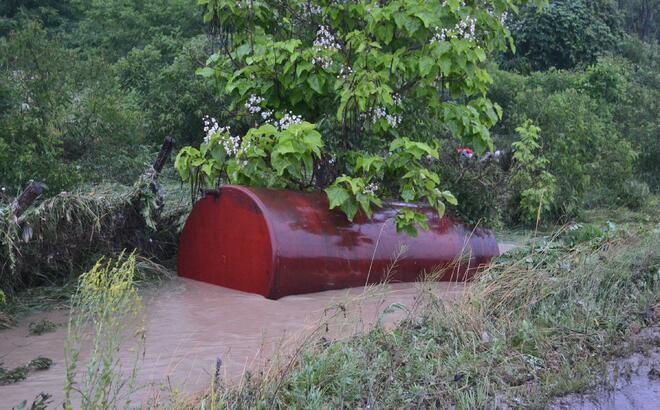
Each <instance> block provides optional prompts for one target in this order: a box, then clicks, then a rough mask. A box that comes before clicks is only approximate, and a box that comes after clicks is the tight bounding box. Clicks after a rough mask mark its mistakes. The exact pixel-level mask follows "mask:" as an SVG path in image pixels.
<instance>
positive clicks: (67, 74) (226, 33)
mask: <svg viewBox="0 0 660 410" xmlns="http://www.w3.org/2000/svg"><path fill="white" fill-rule="evenodd" d="M513 5H521V3H520V2H511V1H504V0H498V1H465V2H461V1H447V2H443V1H439V0H438V1H437V2H435V1H434V2H426V1H413V0H408V1H403V0H398V1H385V2H384V1H378V2H374V1H312V2H309V1H261V0H259V1H257V0H254V1H220V0H213V1H211V0H209V1H202V2H201V4H197V2H196V1H195V0H168V1H165V2H160V1H155V0H142V1H139V2H125V1H120V0H106V1H79V0H66V1H52V0H31V1H5V2H2V5H0V188H1V189H2V191H0V201H7V200H9V199H11V198H12V197H13V196H14V195H15V194H16V193H18V192H19V190H20V189H22V188H23V187H24V186H25V184H26V183H27V181H28V180H30V179H38V180H41V181H44V182H45V183H46V185H47V190H46V194H47V195H48V196H53V195H56V194H57V193H59V192H60V191H62V190H71V189H75V188H79V187H81V186H85V185H88V184H94V183H98V182H102V181H112V182H120V183H123V184H131V183H133V181H134V180H135V179H136V178H137V176H138V175H139V174H140V173H141V172H142V171H143V170H144V165H145V162H146V161H147V160H151V158H152V154H153V152H154V151H155V146H156V144H158V143H159V142H160V141H161V140H162V138H163V137H164V136H165V135H172V136H174V137H176V139H177V140H178V141H179V143H180V144H181V145H192V146H194V147H195V148H187V149H186V152H189V153H192V154H194V155H191V156H190V158H189V160H190V161H193V160H194V158H197V160H200V158H202V157H205V158H207V160H208V159H209V158H212V154H213V153H214V152H215V155H216V156H215V159H213V161H216V162H215V163H214V162H213V161H210V162H208V164H207V166H206V167H205V168H204V170H205V171H204V172H205V175H206V176H205V177H204V178H203V179H202V180H201V181H200V183H203V184H207V185H214V184H215V183H217V180H218V178H220V179H222V180H224V181H231V182H237V183H244V184H254V185H267V186H276V187H292V188H296V189H328V190H329V193H330V194H331V196H332V204H333V206H337V207H339V208H341V209H342V210H343V211H344V212H345V213H346V214H347V215H349V216H351V215H352V214H354V212H356V211H357V209H359V208H362V209H363V210H364V211H367V212H369V211H370V210H371V207H372V206H378V205H379V203H381V201H382V200H383V199H388V198H391V199H395V198H398V199H403V200H405V201H419V200H422V201H427V202H430V203H431V204H432V205H433V206H435V207H437V208H438V210H442V209H443V208H444V206H445V204H450V205H453V203H454V202H455V200H454V197H455V198H456V199H457V202H458V205H457V207H455V208H454V210H453V211H454V212H455V213H457V214H459V216H461V217H463V218H464V219H466V220H469V221H471V222H477V221H479V220H485V221H487V223H489V224H496V223H499V222H504V223H517V222H530V221H531V220H532V219H533V218H531V211H530V210H531V208H532V205H531V202H533V201H532V200H531V198H535V199H534V201H536V200H539V203H537V204H535V206H534V208H535V209H536V210H537V211H538V209H539V206H540V207H541V208H542V210H543V212H541V213H540V216H541V219H542V220H547V221H551V220H553V219H555V218H558V217H563V216H571V215H574V214H575V213H576V212H579V211H580V209H583V208H584V207H595V206H603V205H605V206H612V205H616V206H619V205H626V206H629V207H631V208H635V207H640V206H642V205H641V204H643V203H644V202H645V200H646V198H647V197H648V196H649V195H650V194H651V193H653V192H657V191H658V189H660V176H659V175H660V169H659V168H658V166H659V164H660V161H658V160H657V158H658V157H659V156H660V144H659V142H658V141H659V138H658V119H657V101H658V99H659V98H658V93H659V81H658V69H657V55H658V53H657V45H656V43H655V41H657V35H658V34H657V25H656V23H655V20H656V19H655V18H654V16H656V15H657V4H655V3H654V2H649V1H641V0H640V1H631V2H623V1H618V2H614V1H608V0H598V1H573V2H569V1H563V0H556V1H550V2H549V5H548V6H547V7H545V8H541V9H538V8H537V7H536V5H534V4H532V5H530V4H527V5H522V7H520V12H519V13H516V12H515V8H514V10H512V6H513ZM505 11H508V13H507V14H505V13H504V12H505ZM509 34H511V37H509ZM509 41H512V42H513V44H514V45H515V46H516V50H515V53H514V52H513V50H510V49H509V50H508V51H507V43H508V42H509ZM486 60H491V61H494V62H497V63H498V64H499V68H497V67H495V66H494V65H487V62H486ZM535 70H538V71H535ZM196 71H198V72H199V74H200V75H196V74H195V72H196ZM491 80H492V81H491ZM491 101H492V103H491ZM500 115H501V116H502V117H501V119H500ZM205 116H208V117H207V118H206V121H207V122H208V123H209V124H207V125H205V124H204V121H205ZM212 119H215V123H216V124H218V126H217V130H218V129H220V128H221V127H220V125H226V126H230V127H231V132H229V131H228V130H225V131H224V132H223V133H221V134H222V135H219V136H218V137H217V141H220V140H221V139H223V140H224V139H227V144H229V142H231V140H232V139H233V142H232V144H237V146H236V154H237V155H232V156H230V158H225V159H223V158H220V157H218V156H217V149H215V148H214V149H209V148H208V147H207V148H206V149H204V148H202V147H200V144H202V145H203V143H207V145H208V142H209V141H208V140H207V141H204V139H205V138H207V137H208V131H209V129H211V128H212V127H213V126H214V123H213V122H212V121H211V120H212ZM528 120H529V121H531V123H530V126H533V127H538V128H540V130H539V131H538V138H537V140H536V144H538V148H535V150H536V151H535V152H536V154H535V156H538V158H544V159H545V160H547V163H546V164H545V166H544V167H543V168H544V169H543V171H542V170H539V169H537V170H535V171H533V172H531V174H530V173H529V172H530V171H525V169H527V168H526V166H523V165H522V164H521V163H520V162H519V161H517V160H515V159H514V156H515V152H514V150H515V149H516V145H515V144H517V143H520V142H522V141H521V137H523V133H521V132H518V131H517V129H518V128H519V127H521V126H522V125H523V124H525V123H526V122H527V121H528ZM297 122H299V123H301V124H304V123H305V122H306V123H307V124H309V125H311V124H313V128H309V125H301V126H296V127H294V128H292V129H291V130H289V131H287V128H288V125H289V124H294V123H297ZM283 125H284V127H283ZM205 126H206V127H207V130H204V127H205ZM303 129H304V130H303ZM248 135H249V136H248ZM318 136H320V143H319V141H318V138H317V137H318ZM246 140H253V141H254V142H255V144H252V146H251V147H250V148H248V147H243V146H242V143H243V141H246ZM257 141H258V143H256V142H257ZM227 147H229V145H227ZM202 151H204V152H202ZM487 151H490V152H487ZM225 154H226V152H225ZM196 155H199V156H198V157H196ZM190 161H189V162H188V163H187V166H190V165H191V162H190ZM184 162H185V161H184ZM244 163H246V165H245V166H243V164H244ZM181 166H183V164H182V165H181ZM193 168H194V167H193ZM198 172H201V168H200V169H199V170H198ZM538 172H547V173H548V174H549V175H552V176H553V179H554V183H553V184H551V183H550V179H545V181H546V182H548V183H547V184H543V186H537V187H536V188H538V189H540V191H537V194H538V193H540V192H547V193H549V192H550V191H552V192H553V195H551V196H549V195H546V194H543V201H541V200H540V195H531V191H528V194H527V195H525V196H522V193H523V192H525V191H526V190H529V189H532V188H534V187H533V186H532V185H530V184H529V183H528V182H529V181H530V179H528V178H527V177H525V176H524V175H525V173H527V175H528V177H530V176H531V180H532V181H534V182H536V183H540V182H539V180H538V179H537V178H536V176H538V175H540V174H538ZM519 174H522V175H519ZM184 178H191V179H195V175H194V174H189V173H187V172H184ZM525 181H527V182H525ZM449 192H451V193H452V194H453V195H451V194H449ZM523 198H528V199H527V200H523ZM550 198H552V200H551V201H550ZM537 213H538V212H537ZM403 217H405V218H408V219H410V218H413V215H407V216H402V218H403ZM534 219H535V218H534Z"/></svg>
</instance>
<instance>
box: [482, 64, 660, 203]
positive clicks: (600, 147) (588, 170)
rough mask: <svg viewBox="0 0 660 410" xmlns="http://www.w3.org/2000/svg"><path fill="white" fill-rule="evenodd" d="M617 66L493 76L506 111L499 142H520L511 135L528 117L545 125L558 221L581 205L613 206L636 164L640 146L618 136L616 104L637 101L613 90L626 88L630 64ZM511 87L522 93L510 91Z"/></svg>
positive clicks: (495, 93) (543, 135)
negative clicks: (627, 70) (612, 89)
mask: <svg viewBox="0 0 660 410" xmlns="http://www.w3.org/2000/svg"><path fill="white" fill-rule="evenodd" d="M614 64H615V63H611V62H607V63H605V62H603V63H602V64H599V65H597V66H594V67H591V68H590V69H588V70H585V71H576V72H567V71H562V70H550V71H547V72H544V73H534V74H533V75H531V76H528V77H523V76H520V75H518V74H511V73H506V72H496V74H495V76H494V77H495V84H494V85H493V94H492V95H493V99H494V100H495V101H497V102H498V103H500V104H501V105H502V106H503V107H504V113H505V115H504V117H503V121H502V123H501V124H500V125H498V127H497V128H496V130H495V135H496V144H498V145H500V146H508V144H511V143H512V142H513V141H514V140H515V139H516V136H515V134H513V133H512V131H511V130H513V129H514V128H515V127H516V125H517V124H521V123H523V122H524V121H525V120H526V119H531V120H533V121H534V123H535V124H537V125H538V126H539V127H540V128H541V130H542V133H541V139H540V141H539V143H540V145H541V146H542V147H543V152H544V155H545V157H546V158H547V159H548V160H549V163H548V165H547V170H548V172H550V173H551V174H552V175H554V176H555V177H556V179H557V183H556V187H557V189H556V195H555V201H554V204H553V205H552V213H553V214H554V215H555V216H561V215H565V214H572V213H574V212H575V211H576V210H577V209H578V208H580V207H583V206H595V205H607V204H614V203H616V201H617V197H618V196H619V193H620V189H621V187H622V186H623V184H624V182H626V181H627V180H629V179H631V177H632V175H633V172H634V170H635V167H636V166H637V164H638V163H637V161H638V159H637V155H636V152H635V149H634V146H637V144H635V145H633V143H632V142H631V141H630V140H629V139H628V138H626V137H624V136H623V135H621V134H620V130H621V129H622V128H623V127H622V125H621V124H619V123H618V122H617V121H616V120H615V118H616V117H618V116H620V113H619V112H618V111H617V109H619V106H620V105H621V104H631V105H632V102H630V103H628V102H626V99H625V98H622V97H621V96H619V95H617V94H612V93H609V91H608V89H609V87H615V88H617V89H621V90H625V89H627V88H628V87H629V85H630V84H631V83H630V82H629V81H628V80H627V79H626V78H625V73H626V69H625V67H621V66H618V65H614ZM616 64H618V63H616ZM511 85H515V86H516V87H517V88H516V89H515V90H511V89H510V88H509V87H510V86H511ZM640 110H644V111H648V110H651V107H643V108H640ZM626 136H627V135H626ZM640 148H641V147H640Z"/></svg>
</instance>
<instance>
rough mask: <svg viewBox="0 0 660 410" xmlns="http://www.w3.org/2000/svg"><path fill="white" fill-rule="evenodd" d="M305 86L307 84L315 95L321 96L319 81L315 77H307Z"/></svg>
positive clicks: (321, 90) (313, 75)
mask: <svg viewBox="0 0 660 410" xmlns="http://www.w3.org/2000/svg"><path fill="white" fill-rule="evenodd" d="M321 78H322V77H321ZM307 84H309V86H310V87H312V90H314V91H316V93H317V94H323V89H322V88H321V87H322V84H321V80H319V77H318V76H317V75H315V74H312V75H310V76H309V77H307Z"/></svg>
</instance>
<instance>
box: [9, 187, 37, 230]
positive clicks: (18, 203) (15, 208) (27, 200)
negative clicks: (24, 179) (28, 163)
mask: <svg viewBox="0 0 660 410" xmlns="http://www.w3.org/2000/svg"><path fill="white" fill-rule="evenodd" d="M43 192H44V186H43V184H42V183H41V182H35V181H30V184H28V186H27V188H25V190H24V191H23V192H22V193H21V194H20V195H19V196H18V198H16V199H15V200H14V202H12V204H11V213H12V215H13V217H14V220H16V221H18V218H19V217H20V216H21V214H22V213H23V212H25V211H26V210H27V209H28V208H29V207H30V206H32V203H33V202H34V201H35V200H36V199H37V198H38V197H39V196H40V195H41V194H42V193H43Z"/></svg>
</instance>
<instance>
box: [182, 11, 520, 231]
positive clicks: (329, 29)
mask: <svg viewBox="0 0 660 410" xmlns="http://www.w3.org/2000/svg"><path fill="white" fill-rule="evenodd" d="M202 3H203V4H207V13H206V14H205V19H206V20H207V21H209V22H213V23H214V24H215V25H217V27H218V29H219V31H220V32H222V33H223V37H222V39H221V42H222V43H223V44H222V49H221V52H218V53H216V54H213V55H212V56H211V57H210V58H209V61H210V66H209V67H206V68H205V69H203V70H200V73H201V74H202V75H204V76H206V77H211V78H213V79H214V80H215V81H214V84H215V85H216V86H217V87H218V89H219V90H221V92H223V93H224V94H225V97H226V98H227V99H228V101H229V108H230V109H232V110H235V112H236V114H237V116H238V118H239V121H240V122H239V132H241V130H244V129H250V130H251V131H249V132H248V133H247V134H246V135H245V137H242V136H241V135H240V134H239V135H237V136H235V137H231V136H230V135H228V134H229V130H227V129H226V128H224V127H223V128H220V127H218V126H216V125H215V124H212V125H210V130H209V131H208V132H209V134H208V135H207V140H208V142H207V141H205V143H204V144H205V147H206V148H208V145H209V144H211V145H212V144H213V143H214V139H213V136H214V135H215V134H216V133H219V132H220V133H226V134H227V137H226V138H225V139H227V138H228V139H230V140H231V141H230V144H229V145H233V146H229V147H227V145H226V144H224V145H223V147H224V150H225V154H226V155H227V156H235V157H236V160H234V163H233V164H234V165H233V168H232V171H231V172H229V173H227V174H226V176H227V179H228V180H229V181H230V182H243V183H248V184H251V185H266V186H285V187H293V188H300V187H301V185H305V184H301V183H300V181H293V182H294V183H293V184H286V183H282V182H283V181H282V180H278V179H277V178H272V177H267V178H266V179H264V178H263V176H264V175H266V174H268V172H267V170H268V169H269V168H271V169H273V171H275V174H276V176H280V177H281V176H284V173H285V171H286V172H289V173H291V170H294V169H295V170H298V171H297V172H300V171H299V170H301V169H304V170H306V172H304V173H303V174H304V175H302V177H303V178H304V179H305V180H306V185H313V186H315V187H317V188H326V187H327V189H326V193H327V194H328V197H329V201H330V206H331V207H339V208H340V209H341V210H342V211H344V213H345V214H346V215H347V216H348V218H349V219H353V216H354V215H355V213H356V212H357V210H358V209H360V208H361V209H362V210H363V211H364V212H366V213H367V214H370V212H371V206H372V205H376V206H380V205H381V199H398V200H403V201H405V202H418V201H423V202H427V203H428V204H429V205H430V206H432V207H433V208H435V209H437V210H438V213H439V214H440V215H442V214H443V213H444V210H445V201H446V202H449V203H451V204H455V203H456V200H455V198H454V196H453V195H452V194H451V193H450V192H449V191H446V190H442V188H441V187H442V184H441V181H440V178H439V176H438V175H437V174H436V173H435V172H433V171H430V170H429V169H428V167H425V166H424V164H423V161H427V162H432V161H434V160H438V158H439V154H438V152H437V151H438V147H439V144H438V142H439V141H440V140H441V139H448V138H453V139H455V140H458V141H461V142H462V143H464V144H469V145H470V146H471V147H473V148H474V149H475V150H476V151H477V153H479V154H481V153H484V152H486V151H487V150H490V151H492V150H493V141H492V138H491V136H490V132H489V128H490V127H492V126H493V125H494V124H495V123H496V122H497V121H498V119H499V117H500V116H501V109H500V107H499V106H497V105H493V104H492V103H491V102H490V101H489V99H488V98H487V96H486V91H487V87H488V84H489V83H490V82H491V78H490V76H489V74H488V72H487V70H486V68H485V66H484V62H485V61H486V58H487V55H489V54H492V53H496V52H503V51H505V50H507V45H508V44H509V43H508V41H509V40H511V38H510V36H509V31H508V30H507V29H506V28H505V26H504V24H503V22H504V20H505V18H506V13H507V12H509V11H512V10H514V9H515V6H516V5H517V4H519V3H526V2H518V1H515V2H514V1H490V2H484V3H481V2H476V3H469V4H468V3H466V2H459V1H457V0H455V1H446V2H427V1H419V0H395V1H388V2H380V1H348V2H332V1H331V2H326V1H315V2H310V1H300V0H291V1H285V2H281V1H263V2H261V1H260V2H252V1H238V2H236V1H222V0H217V1H215V0H214V1H202ZM404 107H425V109H424V110H416V111H406V110H404ZM302 121H309V123H308V124H310V125H311V123H313V124H314V128H316V129H317V130H318V131H319V132H318V133H317V134H315V135H316V138H317V139H318V141H315V146H314V147H313V148H314V149H320V148H321V146H322V145H326V146H327V148H328V149H327V151H326V152H327V155H326V156H322V155H321V153H320V151H318V152H314V153H315V154H316V156H315V157H314V158H313V157H312V156H310V155H307V156H306V157H305V156H304V152H312V151H313V150H312V149H309V148H306V147H305V146H304V145H305V143H306V138H305V136H301V137H300V139H301V142H302V145H300V147H299V148H297V147H296V146H295V144H293V146H291V145H292V144H291V143H290V142H289V141H288V139H287V141H286V142H284V143H281V142H280V140H281V138H282V137H284V135H281V134H284V133H286V131H285V130H286V129H287V128H289V127H291V126H292V125H291V124H296V123H300V122H302ZM262 124H265V125H262ZM438 124H442V126H441V127H440V128H439V129H437V130H435V132H434V133H433V134H434V135H431V136H430V138H428V139H427V140H426V141H424V140H422V141H420V140H419V136H417V135H415V129H416V128H419V127H423V128H429V127H432V126H436V125H438ZM278 129H279V131H280V134H278V132H277V130H278ZM307 129H308V130H309V127H307ZM252 130H257V131H256V133H257V134H259V135H261V136H262V137H272V138H273V140H274V144H275V145H276V147H275V148H274V149H273V150H272V151H269V150H268V149H265V150H264V149H263V148H264V147H259V149H260V150H259V152H258V153H252V152H251V149H252V150H253V148H252V147H254V146H256V145H259V142H258V141H254V139H253V138H252V137H253V136H254V135H255V132H252ZM259 130H265V133H264V132H261V131H259ZM321 136H322V139H323V141H324V142H325V144H322V143H321V139H320V138H319V137H321ZM287 138H289V137H287ZM388 145H389V149H386V147H387V146H388ZM204 149H205V148H204V147H203V148H202V151H203V150H204ZM299 150H302V151H303V152H301V155H302V156H288V157H287V156H283V155H281V154H283V153H285V152H286V153H294V152H298V151H299ZM212 157H213V155H212ZM324 157H327V158H324ZM335 157H336V158H337V160H336V162H335ZM303 158H306V162H305V163H304V164H303V163H301V162H300V161H301V160H302V159H303ZM218 160H219V161H218ZM224 160H225V158H219V157H218V156H217V155H216V156H215V157H213V158H211V160H210V162H208V161H201V162H200V161H198V160H196V157H195V156H194V155H190V151H189V150H188V149H184V151H182V153H181V155H180V156H179V158H178V164H179V166H180V171H181V172H182V173H183V174H184V177H187V176H188V175H189V174H191V171H192V174H193V175H195V169H202V171H204V170H205V169H206V170H207V171H210V170H211V169H214V168H215V169H221V166H218V165H217V164H216V163H217V162H220V163H222V161H224ZM260 160H261V161H260ZM314 160H316V161H314ZM236 164H238V165H241V164H244V165H243V166H236ZM262 165H263V166H262ZM302 165H304V166H302ZM243 168H245V170H243ZM255 168H258V169H255ZM316 171H317V172H318V174H319V175H320V177H319V176H317V175H315V172H316ZM328 171H330V173H333V172H334V173H335V174H338V175H340V176H339V177H338V178H337V179H336V180H335V181H334V183H332V184H331V185H330V186H329V187H328V186H327V182H328V179H327V178H324V177H323V176H324V175H325V174H327V173H328ZM205 173H206V177H210V176H211V174H210V172H205ZM240 174H243V176H245V177H246V178H241V175H240ZM255 174H257V175H258V177H257V178H253V175H255ZM214 176H215V175H214ZM218 176H222V174H219V175H217V176H215V177H216V179H217V177H218ZM293 176H294V177H297V179H300V176H301V175H293ZM285 180H286V178H285ZM194 182H197V181H194ZM396 222H397V227H398V228H400V229H406V230H408V231H410V232H411V233H413V232H414V228H413V227H412V226H413V225H416V224H419V225H421V226H424V225H425V217H424V215H423V214H422V213H419V212H415V211H414V210H412V209H410V208H404V209H401V210H400V211H399V214H398V215H397V218H396Z"/></svg>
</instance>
